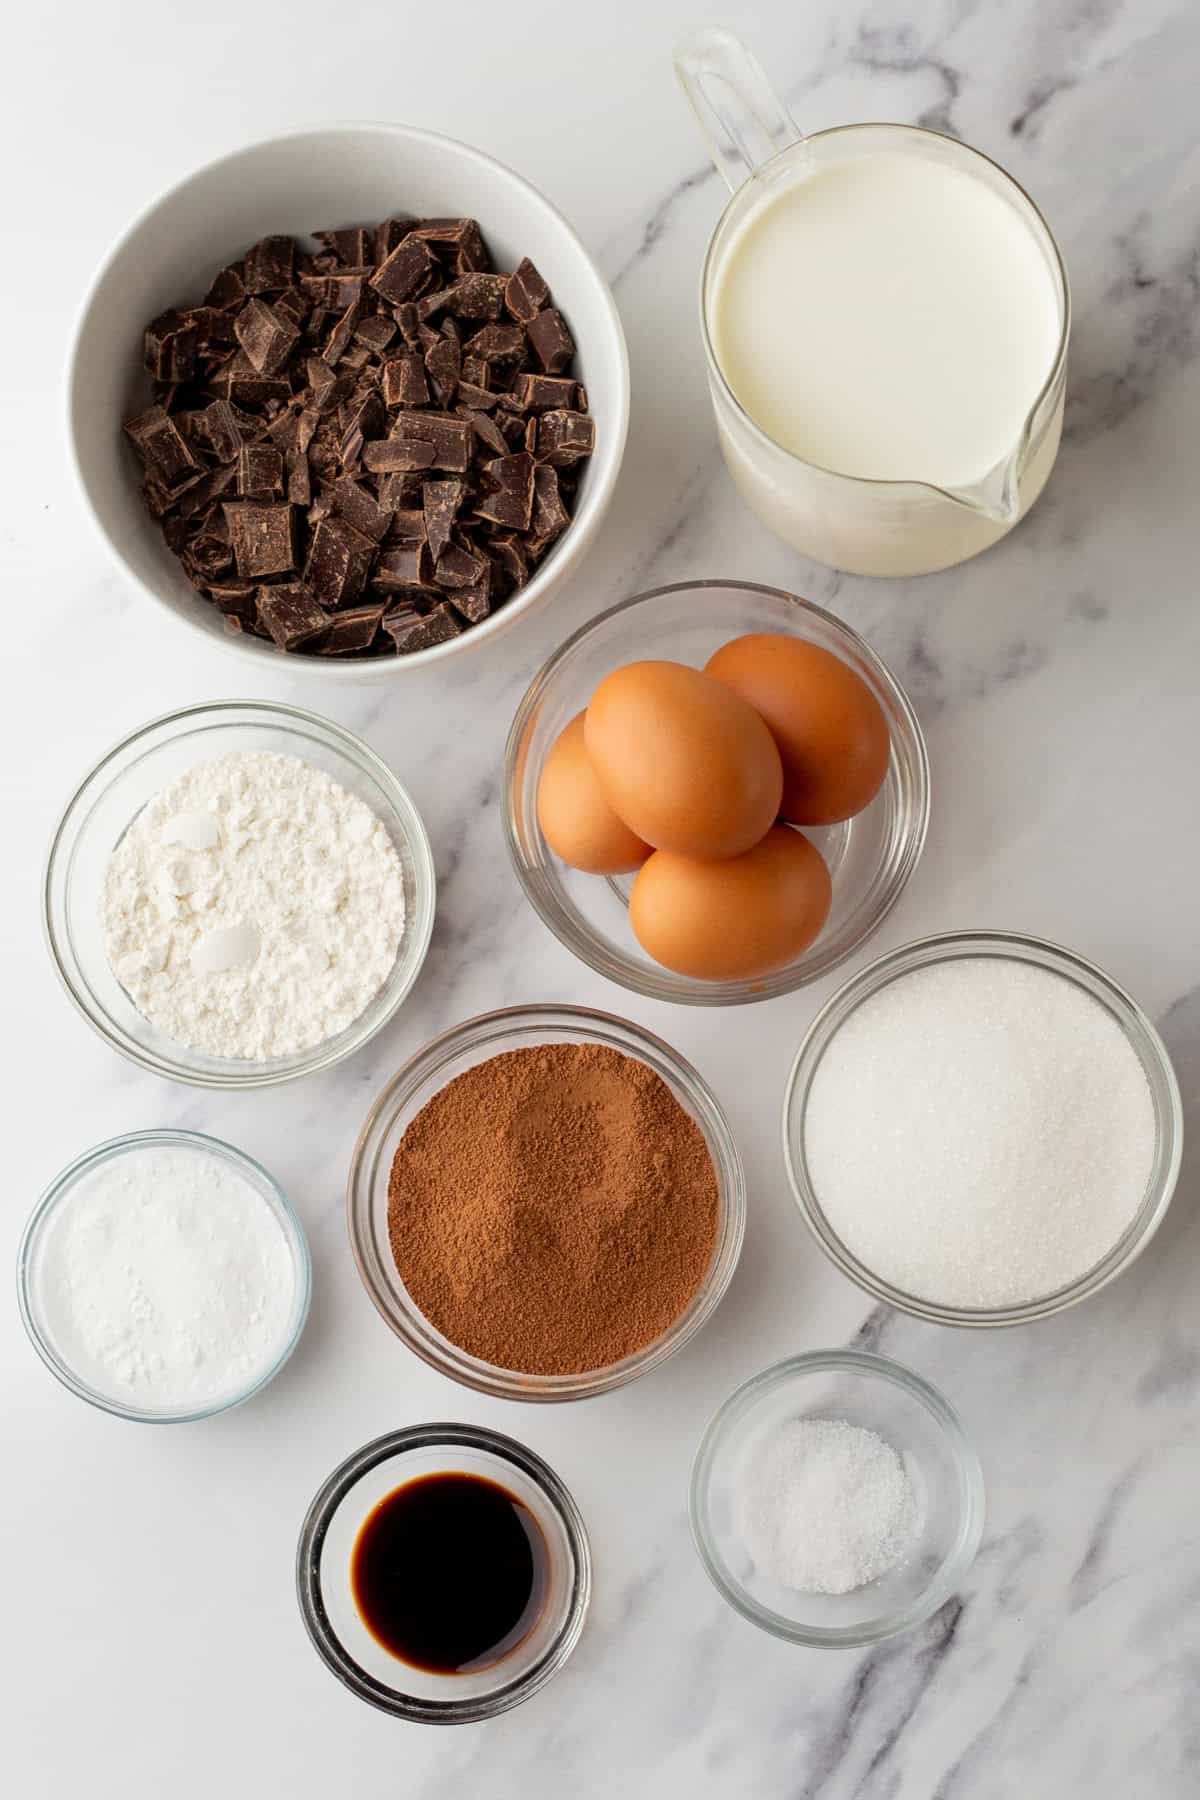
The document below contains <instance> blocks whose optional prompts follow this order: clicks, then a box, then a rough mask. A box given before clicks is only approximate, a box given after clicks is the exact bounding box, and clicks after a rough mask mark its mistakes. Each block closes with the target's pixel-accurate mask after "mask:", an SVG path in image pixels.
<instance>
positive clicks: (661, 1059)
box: [346, 1003, 746, 1404]
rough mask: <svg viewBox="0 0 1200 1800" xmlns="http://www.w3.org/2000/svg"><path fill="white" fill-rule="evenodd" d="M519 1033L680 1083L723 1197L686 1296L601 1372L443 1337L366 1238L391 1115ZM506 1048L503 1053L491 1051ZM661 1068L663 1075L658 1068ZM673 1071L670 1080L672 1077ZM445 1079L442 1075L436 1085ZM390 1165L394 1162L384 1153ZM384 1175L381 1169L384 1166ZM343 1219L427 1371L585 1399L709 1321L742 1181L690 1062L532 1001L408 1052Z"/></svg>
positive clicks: (725, 1269) (738, 1215)
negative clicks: (460, 1060) (700, 1268)
mask: <svg viewBox="0 0 1200 1800" xmlns="http://www.w3.org/2000/svg"><path fill="white" fill-rule="evenodd" d="M522 1030H523V1031H525V1032H527V1033H528V1034H529V1036H530V1039H531V1041H541V1042H544V1041H545V1036H546V1034H547V1033H549V1032H556V1033H558V1034H560V1036H565V1037H567V1038H568V1039H570V1038H576V1039H580V1040H583V1041H586V1042H589V1043H597V1042H599V1043H602V1044H607V1045H608V1046H609V1047H610V1048H612V1049H615V1050H617V1051H619V1052H620V1053H621V1054H622V1055H625V1056H633V1057H635V1058H636V1059H637V1060H638V1061H640V1062H643V1063H645V1064H646V1065H647V1067H649V1068H650V1069H652V1070H653V1071H654V1073H655V1074H657V1075H658V1076H659V1077H660V1079H664V1080H666V1083H667V1086H668V1088H669V1089H670V1090H671V1091H672V1092H674V1087H675V1086H678V1087H681V1088H682V1089H683V1090H684V1092H685V1093H686V1094H687V1096H688V1100H689V1102H690V1104H691V1107H692V1108H693V1109H694V1110H693V1113H692V1116H693V1117H695V1116H696V1115H697V1114H699V1115H700V1118H701V1119H702V1121H703V1124H702V1129H703V1130H704V1134H705V1140H706V1143H707V1146H708V1150H709V1155H710V1158H711V1160H712V1164H713V1169H714V1172H715V1174H716V1177H717V1185H718V1190H719V1193H720V1197H721V1217H720V1220H719V1222H718V1227H717V1238H716V1243H715V1245H714V1248H713V1256H712V1261H711V1263H710V1265H709V1268H708V1271H707V1273H706V1275H705V1277H704V1279H703V1281H702V1282H701V1283H700V1285H699V1287H698V1288H697V1289H696V1292H695V1293H694V1294H693V1296H692V1298H691V1300H690V1302H689V1303H688V1305H687V1307H686V1308H685V1309H684V1311H683V1312H682V1313H680V1315H679V1317H678V1318H677V1319H675V1320H674V1321H673V1323H672V1324H671V1325H670V1326H669V1327H668V1329H667V1330H666V1331H665V1332H664V1333H663V1334H662V1335H661V1336H660V1337H658V1338H656V1339H654V1340H653V1342H651V1343H649V1344H646V1345H643V1347H642V1348H641V1349H640V1350H635V1351H634V1352H632V1354H631V1355H629V1356H626V1357H623V1358H622V1359H621V1360H620V1361H619V1362H615V1363H609V1364H608V1365H607V1366H606V1367H605V1368H603V1369H592V1370H587V1371H585V1372H583V1373H578V1372H576V1373H572V1374H566V1375H539V1374H528V1373H524V1372H522V1371H519V1370H510V1369H501V1368H498V1367H497V1366H496V1365H495V1364H492V1363H485V1362H483V1361H482V1360H481V1359H480V1358H479V1357H476V1356H473V1355H471V1354H470V1352H469V1351H466V1350H463V1349H461V1348H460V1347H459V1346H458V1345H457V1344H454V1343H452V1342H451V1341H450V1340H449V1339H448V1338H445V1337H443V1336H442V1334H441V1333H440V1332H439V1331H437V1329H436V1327H434V1326H433V1325H432V1324H431V1323H430V1322H429V1321H428V1320H427V1319H426V1318H425V1317H424V1314H423V1313H421V1311H420V1309H419V1307H417V1305H416V1303H415V1302H414V1301H412V1300H411V1299H408V1297H407V1295H406V1296H405V1300H404V1301H403V1302H401V1301H398V1300H397V1299H396V1296H395V1291H394V1289H393V1287H392V1285H391V1283H390V1282H389V1281H388V1279H387V1276H388V1270H387V1269H386V1268H385V1269H384V1270H383V1276H384V1280H383V1282H382V1284H381V1283H380V1282H379V1281H377V1279H376V1270H375V1267H374V1262H375V1259H374V1258H373V1257H372V1256H371V1255H370V1254H369V1253H368V1249H367V1247H366V1246H368V1245H370V1243H371V1224H370V1221H371V1208H372V1202H373V1192H374V1178H375V1176H376V1173H377V1170H378V1168H379V1165H380V1158H381V1156H382V1154H383V1151H384V1149H385V1146H386V1139H387V1133H388V1131H389V1130H390V1128H391V1123H392V1121H394V1119H395V1117H396V1115H397V1113H398V1112H399V1111H400V1110H401V1108H402V1107H403V1106H404V1105H405V1104H407V1103H408V1101H410V1100H411V1098H412V1096H413V1094H414V1093H415V1092H416V1090H417V1089H418V1088H419V1086H420V1085H421V1084H422V1083H423V1082H425V1081H426V1080H428V1079H430V1078H431V1077H432V1078H436V1077H437V1076H438V1075H439V1074H441V1073H442V1071H444V1070H445V1069H446V1068H447V1067H448V1066H449V1065H450V1063H451V1062H453V1061H454V1059H455V1058H456V1057H457V1055H458V1054H459V1053H460V1052H461V1051H463V1050H468V1049H469V1050H472V1051H478V1052H479V1053H480V1054H479V1055H477V1056H476V1058H475V1061H476V1062H485V1061H487V1060H489V1051H488V1046H489V1045H490V1044H494V1043H495V1042H496V1041H497V1040H498V1039H500V1038H503V1037H507V1036H509V1035H510V1034H511V1033H512V1032H513V1031H522ZM500 1054H503V1052H502V1051H500V1050H492V1051H490V1055H500ZM664 1072H665V1073H664ZM668 1077H669V1079H668ZM449 1079H453V1077H450V1078H449ZM445 1085H446V1081H445V1080H442V1081H440V1082H439V1083H438V1087H437V1089H435V1091H437V1092H440V1091H441V1088H442V1087H444V1086H445ZM388 1160H389V1162H390V1159H388ZM383 1173H384V1176H385V1178H386V1169H385V1170H384V1171H383ZM346 1226H347V1233H348V1236H349V1239H350V1251H351V1255H352V1256H353V1258H354V1264H355V1267H356V1268H357V1270H358V1275H359V1279H360V1281H361V1282H362V1285H363V1287H364V1289H365V1290H366V1293H367V1295H368V1297H369V1298H370V1300H371V1302H372V1304H373V1305H374V1307H375V1309H376V1311H377V1312H378V1313H379V1315H380V1317H381V1318H382V1319H383V1320H384V1322H385V1324H387V1325H388V1326H389V1328H390V1329H391V1330H392V1331H393V1332H394V1333H395V1335H396V1336H397V1337H398V1338H399V1339H400V1341H401V1343H403V1344H404V1345H405V1346H406V1347H407V1348H408V1349H409V1350H411V1351H412V1352H413V1353H414V1354H415V1355H416V1356H419V1357H420V1358H421V1360H422V1361H423V1362H425V1363H427V1364H428V1365H429V1366H430V1368H432V1369H436V1370H437V1372H438V1373H439V1374H441V1375H445V1376H447V1377H449V1379H450V1380H452V1381H457V1382H458V1383H459V1384H460V1385H461V1386H463V1387H466V1388H471V1389H473V1390H474V1391H475V1392H477V1393H481V1394H489V1395H491V1396H493V1397H494V1398H497V1399H502V1400H516V1401H522V1402H526V1403H529V1402H532V1403H535V1404H536V1403H542V1404H545V1403H551V1402H560V1401H569V1400H586V1399H590V1398H592V1397H593V1396H594V1395H597V1394H605V1393H609V1392H611V1391H612V1390H613V1389H615V1388H619V1387H623V1386H624V1385H625V1384H626V1383H627V1382H629V1381H633V1380H635V1379H636V1378H637V1377H638V1376H641V1375H646V1374H649V1373H650V1371H651V1370H652V1369H656V1368H658V1367H659V1365H660V1364H662V1363H664V1362H666V1361H667V1359H668V1358H669V1357H671V1356H673V1355H674V1354H675V1353H676V1352H677V1351H679V1350H682V1349H683V1347H684V1346H685V1345H686V1344H687V1343H689V1342H690V1341H691V1339H692V1338H693V1337H695V1336H696V1334H697V1333H698V1332H699V1331H700V1330H701V1329H702V1328H703V1327H704V1325H706V1324H707V1323H708V1321H709V1319H710V1318H711V1317H712V1315H713V1313H714V1312H715V1311H716V1310H717V1307H718V1306H719V1305H720V1303H721V1301H722V1300H723V1298H724V1296H725V1294H726V1292H727V1290H728V1287H729V1284H730V1282H731V1281H732V1279H733V1275H734V1271H735V1270H736V1268H737V1264H738V1260H739V1258H740V1256H741V1250H742V1242H743V1239H744V1236H745V1229H746V1179H745V1171H744V1169H743V1166H742V1160H741V1156H740V1154H739V1152H738V1148H737V1142H736V1140H735V1138H734V1135H733V1132H732V1130H731V1128H730V1125H729V1121H728V1119H727V1118H726V1115H725V1112H724V1109H723V1108H722V1106H721V1104H720V1102H719V1101H718V1100H717V1098H716V1096H715V1095H714V1093H713V1092H712V1089H711V1088H710V1087H709V1085H708V1083H707V1082H706V1081H705V1080H704V1078H703V1077H702V1076H701V1075H700V1074H699V1073H698V1072H697V1070H696V1069H695V1068H693V1066H692V1064H691V1063H689V1062H688V1061H687V1059H686V1058H685V1057H683V1056H681V1055H680V1053H679V1052H678V1051H677V1050H676V1049H675V1048H674V1047H673V1046H672V1045H670V1044H668V1043H666V1042H665V1040H664V1039H662V1038H660V1037H658V1036H656V1034H655V1033H653V1032H651V1031H649V1030H647V1029H646V1027H645V1026H642V1025H638V1024H636V1023H634V1021H633V1020H631V1019H624V1018H621V1017H620V1016H619V1015H618V1014H616V1013H609V1012H602V1011H600V1010H599V1009H597V1008H594V1007H588V1006H574V1005H557V1004H553V1003H534V1004H531V1005H525V1006H507V1007H500V1008H498V1009H496V1010H495V1011H492V1012H486V1013H479V1014H476V1015H475V1016H474V1017H473V1018H469V1019H464V1020H462V1021H461V1023H459V1024H458V1025H453V1026H451V1027H450V1028H449V1029H448V1030H446V1031H443V1032H440V1033H439V1034H438V1036H437V1037H435V1038H432V1039H430V1040H429V1042H428V1043H426V1044H424V1045H423V1046H422V1047H421V1048H420V1049H419V1050H417V1051H416V1052H415V1053H414V1054H413V1055H412V1056H410V1057H408V1058H407V1059H406V1060H405V1061H404V1062H403V1063H402V1064H401V1066H400V1068H399V1069H398V1070H397V1071H396V1073H395V1074H394V1075H393V1076H392V1077H391V1078H390V1080H389V1081H387V1082H386V1083H385V1085H384V1087H383V1088H382V1089H381V1091H380V1092H379V1093H378V1094H377V1095H376V1097H375V1099H374V1101H373V1102H372V1104H371V1107H370V1109H369V1111H368V1113H367V1116H366V1118H365V1119H364V1121H363V1124H362V1128H361V1129H360V1131H359V1134H358V1137H357V1139H356V1140H355V1144H354V1149H353V1151H352V1153H351V1157H350V1167H349V1172H348V1175H347V1181H346Z"/></svg>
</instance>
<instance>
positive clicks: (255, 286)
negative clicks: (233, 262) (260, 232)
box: [243, 237, 296, 294]
mask: <svg viewBox="0 0 1200 1800" xmlns="http://www.w3.org/2000/svg"><path fill="white" fill-rule="evenodd" d="M295 266H296V240H295V239H294V238H290V237H265V238H263V240H262V242H261V243H258V244H255V246H254V248H253V249H252V250H247V252H246V261H245V271H244V274H243V280H244V282H245V286H246V292H247V293H248V294H266V293H269V292H270V291H271V289H273V288H286V287H291V285H292V274H293V271H294V269H295Z"/></svg>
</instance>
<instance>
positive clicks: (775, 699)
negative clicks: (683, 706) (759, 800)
mask: <svg viewBox="0 0 1200 1800" xmlns="http://www.w3.org/2000/svg"><path fill="white" fill-rule="evenodd" d="M705 668H706V671H707V673H708V674H709V675H715V676H716V678H717V680H718V681H723V682H725V683H726V684H727V685H728V686H729V687H731V688H732V689H733V691H734V693H736V694H740V695H741V697H742V699H743V700H745V701H747V702H748V703H749V705H751V706H752V707H753V708H754V710H755V712H757V713H758V714H760V716H761V717H762V718H763V719H765V720H766V722H767V724H768V726H769V727H770V730H771V735H772V736H773V738H774V739H775V742H776V744H777V745H778V746H779V754H780V756H781V757H782V759H783V805H782V807H781V808H780V811H781V813H782V815H783V817H784V818H785V819H790V820H791V822H792V824H793V825H834V824H836V823H837V822H838V820H839V819H850V818H853V816H854V814H855V813H858V812H861V811H862V809H863V807H864V806H867V805H868V804H869V803H870V802H871V801H872V800H873V799H874V798H875V795H876V794H877V793H878V792H879V789H880V788H881V787H882V785H883V778H884V776H885V775H886V774H887V768H888V757H889V755H890V753H891V739H890V737H889V736H888V728H887V720H886V719H885V718H884V716H883V708H882V707H881V706H880V704H879V702H878V700H876V698H875V696H874V694H873V693H872V692H871V690H870V688H869V687H868V686H867V684H866V682H865V681H863V679H862V678H861V676H859V675H856V674H855V672H854V670H853V669H852V668H850V667H849V666H848V664H846V663H844V662H843V661H842V659H841V657H840V656H834V655H833V654H832V652H831V651H829V650H822V649H821V647H820V645H819V644H806V643H805V642H804V641H803V639H801V638H793V637H784V636H782V635H778V634H775V633H771V632H752V633H751V634H750V635H749V636H748V637H740V638H734V640H733V642H732V643H731V644H726V645H724V647H723V648H722V649H720V650H718V651H717V653H716V655H715V656H712V657H710V658H709V660H708V662H707V663H706V664H705Z"/></svg>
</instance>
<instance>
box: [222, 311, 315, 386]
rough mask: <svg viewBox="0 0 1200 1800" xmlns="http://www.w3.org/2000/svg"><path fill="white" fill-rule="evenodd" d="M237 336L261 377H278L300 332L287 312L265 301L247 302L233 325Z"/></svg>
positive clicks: (248, 358)
mask: <svg viewBox="0 0 1200 1800" xmlns="http://www.w3.org/2000/svg"><path fill="white" fill-rule="evenodd" d="M233 330H234V335H235V336H236V338H237V341H238V343H239V344H240V345H241V346H242V349H243V350H244V351H245V353H246V358H247V360H248V361H249V362H250V363H251V364H252V365H253V367H254V368H255V370H256V371H257V372H258V374H260V375H278V373H279V371H280V369H282V368H283V366H284V364H285V363H286V362H287V360H288V358H289V357H290V356H291V354H292V350H293V349H294V347H295V344H296V340H297V339H298V338H299V336H300V333H299V332H298V331H297V329H296V327H295V325H294V324H293V322H292V320H291V319H289V318H288V316H287V314H286V313H281V312H280V311H279V310H278V308H277V307H274V306H267V305H266V304H265V302H263V301H262V300H247V302H246V304H245V306H244V307H243V308H242V310H241V312H240V313H239V314H238V316H237V318H236V319H235V320H234V322H233Z"/></svg>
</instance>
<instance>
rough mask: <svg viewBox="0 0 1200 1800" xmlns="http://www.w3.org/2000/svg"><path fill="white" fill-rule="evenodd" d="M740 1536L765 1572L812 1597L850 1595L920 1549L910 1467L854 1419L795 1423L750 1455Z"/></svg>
mask: <svg viewBox="0 0 1200 1800" xmlns="http://www.w3.org/2000/svg"><path fill="white" fill-rule="evenodd" d="M736 1520H737V1529H738V1533H739V1535H740V1537H741V1539H742V1541H743V1543H744V1544H745V1546H746V1549H747V1550H748V1551H749V1553H750V1555H751V1557H752V1558H753V1560H754V1563H755V1566H756V1567H757V1568H758V1569H759V1571H760V1572H761V1573H762V1574H764V1575H767V1576H769V1577H770V1578H771V1579H772V1580H774V1581H777V1582H779V1583H780V1584H781V1585H782V1586H783V1587H787V1588H792V1589H794V1590H796V1591H798V1592H800V1593H806V1594H848V1593H850V1592H852V1590H853V1589H855V1588H860V1587H864V1586H865V1585H866V1583H867V1582H869V1581H876V1580H878V1578H879V1577H880V1576H881V1575H884V1574H886V1573H887V1571H888V1570H889V1569H891V1568H894V1567H895V1565H896V1564H897V1563H898V1562H899V1561H900V1560H901V1559H902V1558H903V1557H904V1556H905V1555H906V1554H907V1553H908V1551H909V1550H910V1549H911V1547H912V1544H913V1541H914V1538H915V1536H916V1529H917V1506H916V1499H915V1496H914V1494H913V1489H912V1483H911V1482H910V1481H909V1478H908V1474H907V1472H906V1470H905V1467H904V1464H903V1463H902V1462H901V1460H900V1458H899V1456H898V1455H897V1454H896V1452H895V1450H893V1448H892V1446H891V1445H890V1444H888V1443H885V1442H884V1440H883V1438H881V1437H880V1436H879V1435H878V1434H877V1433H876V1432H874V1431H866V1430H864V1429H863V1428H862V1427H861V1426H858V1425H851V1424H848V1423H847V1421H846V1420H845V1419H790V1420H788V1421H787V1422H786V1423H785V1424H783V1425H780V1426H778V1427H777V1428H776V1429H775V1430H774V1431H772V1432H771V1433H770V1434H769V1435H768V1436H767V1437H765V1438H764V1439H763V1440H762V1441H761V1442H760V1443H758V1444H757V1445H756V1446H755V1447H754V1449H753V1451H752V1452H751V1454H750V1456H749V1458H748V1460H747V1463H746V1466H745V1467H744V1468H743V1470H742V1473H741V1481H740V1483H739V1486H738V1490H737V1494H736Z"/></svg>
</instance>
